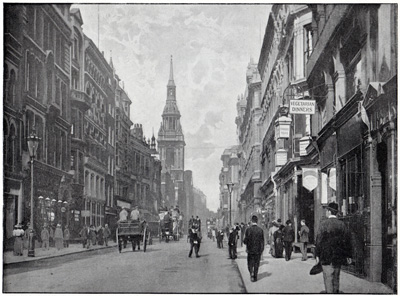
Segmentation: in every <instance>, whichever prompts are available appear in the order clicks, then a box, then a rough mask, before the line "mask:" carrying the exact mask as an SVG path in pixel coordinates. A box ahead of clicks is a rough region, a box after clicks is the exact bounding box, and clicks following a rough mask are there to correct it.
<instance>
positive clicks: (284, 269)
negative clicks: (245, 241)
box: [236, 246, 393, 294]
mask: <svg viewBox="0 0 400 296" xmlns="http://www.w3.org/2000/svg"><path fill="white" fill-rule="evenodd" d="M236 263H237V265H238V267H239V271H240V273H241V275H242V278H243V281H244V284H245V286H246V290H247V293H312V294H318V293H321V292H324V291H325V287H324V280H323V276H322V273H320V274H317V275H310V274H309V271H310V269H311V268H312V266H313V265H314V264H315V259H313V258H312V255H311V254H309V258H308V260H307V261H301V253H293V254H292V258H291V260H290V261H285V258H274V257H272V256H271V255H270V254H269V246H268V247H267V248H266V249H265V250H264V254H263V257H262V259H261V263H260V269H259V271H258V280H257V282H251V281H250V274H249V271H248V269H247V253H246V249H245V246H243V247H241V248H238V258H237V259H236ZM340 291H342V292H343V293H345V294H393V291H392V290H391V289H390V288H389V287H387V286H385V285H383V284H382V283H373V282H369V281H367V280H365V279H361V278H358V277H356V276H353V275H351V274H348V273H346V272H343V271H341V273H340Z"/></svg>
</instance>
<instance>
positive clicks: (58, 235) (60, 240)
mask: <svg viewBox="0 0 400 296" xmlns="http://www.w3.org/2000/svg"><path fill="white" fill-rule="evenodd" d="M54 239H55V241H56V248H57V249H58V250H59V249H62V248H63V245H64V235H63V231H62V229H61V227H57V228H56V231H55V232H54Z"/></svg>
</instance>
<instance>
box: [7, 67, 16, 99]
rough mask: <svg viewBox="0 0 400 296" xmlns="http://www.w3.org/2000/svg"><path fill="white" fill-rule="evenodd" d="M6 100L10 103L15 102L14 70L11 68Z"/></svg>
mask: <svg viewBox="0 0 400 296" xmlns="http://www.w3.org/2000/svg"><path fill="white" fill-rule="evenodd" d="M7 88H8V90H7V101H8V102H9V103H10V105H12V104H14V103H15V71H14V70H11V72H10V79H9V81H8V85H7Z"/></svg>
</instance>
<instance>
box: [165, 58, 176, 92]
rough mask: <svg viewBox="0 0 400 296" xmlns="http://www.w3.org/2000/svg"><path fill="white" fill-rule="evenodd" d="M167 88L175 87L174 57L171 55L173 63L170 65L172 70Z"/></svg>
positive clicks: (170, 70)
mask: <svg viewBox="0 0 400 296" xmlns="http://www.w3.org/2000/svg"><path fill="white" fill-rule="evenodd" d="M167 86H175V82H174V70H173V66H172V55H171V63H170V68H169V80H168V85H167Z"/></svg>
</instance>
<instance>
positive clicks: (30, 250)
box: [27, 126, 40, 257]
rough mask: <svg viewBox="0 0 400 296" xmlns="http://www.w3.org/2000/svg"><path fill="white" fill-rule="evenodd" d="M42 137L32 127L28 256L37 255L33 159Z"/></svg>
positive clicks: (29, 148) (30, 141)
mask: <svg viewBox="0 0 400 296" xmlns="http://www.w3.org/2000/svg"><path fill="white" fill-rule="evenodd" d="M39 141H40V138H39V137H37V136H36V132H35V127H34V126H33V127H32V132H31V135H30V136H29V137H28V140H27V142H28V150H29V156H30V158H31V219H30V223H31V227H32V229H31V230H28V231H30V233H29V246H28V257H35V246H34V245H33V229H34V226H33V207H34V205H33V161H34V159H35V157H36V152H37V148H38V146H39Z"/></svg>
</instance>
